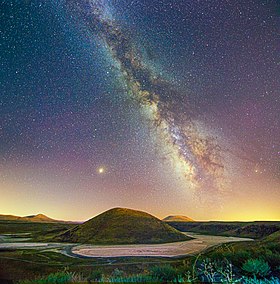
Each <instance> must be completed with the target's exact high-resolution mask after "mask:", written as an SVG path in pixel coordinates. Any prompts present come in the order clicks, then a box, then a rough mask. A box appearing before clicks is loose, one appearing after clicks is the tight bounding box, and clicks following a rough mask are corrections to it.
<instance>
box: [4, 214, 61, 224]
mask: <svg viewBox="0 0 280 284" xmlns="http://www.w3.org/2000/svg"><path fill="white" fill-rule="evenodd" d="M0 221H22V222H37V223H58V222H64V221H59V220H54V219H51V218H49V217H47V216H46V215H44V214H37V215H30V216H25V217H20V216H14V215H0Z"/></svg>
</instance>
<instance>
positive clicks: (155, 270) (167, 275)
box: [150, 265, 178, 282]
mask: <svg viewBox="0 0 280 284" xmlns="http://www.w3.org/2000/svg"><path fill="white" fill-rule="evenodd" d="M150 275H151V276H152V277H153V278H155V279H158V280H160V281H164V282H170V281H177V279H178V275H177V271H176V269H175V268H173V267H172V266H170V265H162V266H154V267H152V268H151V270H150Z"/></svg>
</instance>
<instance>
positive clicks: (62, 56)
mask: <svg viewBox="0 0 280 284" xmlns="http://www.w3.org/2000/svg"><path fill="white" fill-rule="evenodd" d="M279 26H280V19H279V3H278V2H277V1H253V0H250V1H246V3H245V2H244V1H237V2H236V1H235V2H232V1H226V2H221V1H214V0H211V1H198V0H197V1H183V0H161V1H148V0H145V1H137V0H129V1H127V0H126V1H124V0H115V1H112V0H108V1H105V0H104V1H101V0H91V1H88V0H80V1H71V0H67V1H11V0H9V1H3V2H2V3H1V45H0V48H1V61H0V66H1V71H0V84H1V85H0V86H1V97H0V108H1V112H0V190H1V194H2V196H3V198H2V201H0V205H1V208H3V211H5V212H1V213H14V214H25V212H26V214H31V213H36V212H33V211H38V212H41V211H42V210H43V211H44V212H43V213H48V215H51V216H53V217H57V218H65V219H76V220H81V219H86V218H87V217H91V216H92V215H94V214H95V213H98V212H99V211H101V210H106V209H108V208H109V207H115V206H126V207H130V208H136V209H143V210H147V211H149V212H151V213H154V214H156V215H158V216H161V215H162V216H164V215H166V214H169V213H176V214H185V215H190V216H191V217H193V218H194V219H207V218H208V219H209V218H212V219H243V220H245V219H252V218H253V219H279V218H280V215H279V212H278V209H277V200H278V201H279V198H280V190H279V188H280V187H279V185H280V168H279V165H280V163H279V160H280V152H279V151H280V142H279V141H280V131H279V120H280V117H279V90H280V81H279V74H280V70H279V69H280V50H279V46H280V44H279ZM240 200H242V201H240ZM248 200H249V201H248ZM237 203H238V204H241V205H242V204H243V205H244V206H243V209H242V210H240V212H238V213H237V212H235V208H236V204H237ZM81 204H82V206H81V209H79V212H78V213H76V214H75V213H74V212H73V208H77V207H79V205H81ZM260 207H261V208H262V210H260V209H259V208H260ZM26 208H28V210H29V211H28V210H27V209H26ZM30 210H31V211H32V212H30ZM209 210H210V213H209ZM27 211H28V212H27ZM254 214H255V215H254ZM254 216H255V217H254Z"/></svg>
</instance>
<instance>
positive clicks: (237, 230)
mask: <svg viewBox="0 0 280 284" xmlns="http://www.w3.org/2000/svg"><path fill="white" fill-rule="evenodd" d="M168 224H169V225H170V226H172V227H174V228H176V229H177V230H179V231H183V232H188V231H190V232H195V233H200V234H209V235H222V236H237V237H248V238H254V239H259V238H264V237H266V236H269V235H270V234H272V233H274V232H277V231H279V230H280V222H277V221H275V222H273V221H256V222H220V221H210V222H168Z"/></svg>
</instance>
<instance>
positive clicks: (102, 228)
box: [54, 208, 190, 244]
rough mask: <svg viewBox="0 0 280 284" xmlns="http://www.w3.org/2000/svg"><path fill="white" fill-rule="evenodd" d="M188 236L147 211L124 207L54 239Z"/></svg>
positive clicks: (91, 240)
mask: <svg viewBox="0 0 280 284" xmlns="http://www.w3.org/2000/svg"><path fill="white" fill-rule="evenodd" d="M189 239H190V238H189V237H187V236H186V235H185V234H183V233H181V232H179V231H177V230H176V229H175V228H172V227H171V226H169V225H168V224H166V223H165V222H162V221H161V220H159V219H158V218H156V217H154V216H152V215H150V214H148V213H145V212H142V211H136V210H132V209H126V208H114V209H110V210H108V211H106V212H104V213H102V214H100V215H98V216H96V217H94V218H92V219H90V220H88V221H86V222H85V223H83V224H81V225H78V226H76V227H75V228H73V229H70V230H68V231H66V232H64V233H62V234H60V235H58V236H57V237H55V238H54V240H55V241H64V242H77V243H88V244H137V243H138V244H144V243H147V244H148V243H167V242H176V241H186V240H189Z"/></svg>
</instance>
